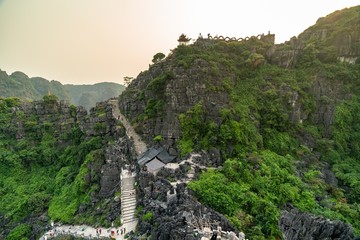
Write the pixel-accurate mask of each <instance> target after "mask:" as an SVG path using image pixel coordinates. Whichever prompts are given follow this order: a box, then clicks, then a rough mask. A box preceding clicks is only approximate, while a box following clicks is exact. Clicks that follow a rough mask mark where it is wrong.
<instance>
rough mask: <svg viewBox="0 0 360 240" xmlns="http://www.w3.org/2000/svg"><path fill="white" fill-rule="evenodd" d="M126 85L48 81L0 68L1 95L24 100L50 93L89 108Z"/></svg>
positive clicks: (114, 94)
mask: <svg viewBox="0 0 360 240" xmlns="http://www.w3.org/2000/svg"><path fill="white" fill-rule="evenodd" d="M124 89H125V86H123V85H121V84H117V83H107V82H103V83H97V84H94V85H73V84H65V85H62V84H61V83H60V82H58V81H54V80H53V81H48V80H46V79H44V78H41V77H33V78H29V77H28V76H27V75H26V74H24V73H22V72H14V73H12V74H11V75H10V76H9V75H7V73H6V72H4V71H1V70H0V97H5V98H6V97H18V98H20V99H22V100H40V99H42V97H43V96H44V95H47V94H48V93H51V94H54V95H56V96H58V97H59V99H62V100H69V101H71V103H72V104H75V105H76V106H83V107H85V109H87V110H89V109H90V108H92V107H95V105H96V103H97V102H101V101H105V100H107V99H109V98H112V97H117V96H119V95H120V93H121V92H122V91H123V90H124Z"/></svg>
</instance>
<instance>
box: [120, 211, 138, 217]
mask: <svg viewBox="0 0 360 240" xmlns="http://www.w3.org/2000/svg"><path fill="white" fill-rule="evenodd" d="M134 216H135V211H133V212H126V213H123V214H121V217H122V218H128V217H134Z"/></svg>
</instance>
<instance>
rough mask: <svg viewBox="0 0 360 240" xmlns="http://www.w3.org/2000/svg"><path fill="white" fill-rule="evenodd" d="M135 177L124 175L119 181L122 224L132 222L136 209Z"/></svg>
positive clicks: (134, 219)
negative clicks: (120, 181)
mask: <svg viewBox="0 0 360 240" xmlns="http://www.w3.org/2000/svg"><path fill="white" fill-rule="evenodd" d="M134 183H135V177H126V178H123V179H122V183H121V222H122V223H123V224H126V223H130V222H134V221H136V220H137V219H136V218H135V210H136V190H135V188H134Z"/></svg>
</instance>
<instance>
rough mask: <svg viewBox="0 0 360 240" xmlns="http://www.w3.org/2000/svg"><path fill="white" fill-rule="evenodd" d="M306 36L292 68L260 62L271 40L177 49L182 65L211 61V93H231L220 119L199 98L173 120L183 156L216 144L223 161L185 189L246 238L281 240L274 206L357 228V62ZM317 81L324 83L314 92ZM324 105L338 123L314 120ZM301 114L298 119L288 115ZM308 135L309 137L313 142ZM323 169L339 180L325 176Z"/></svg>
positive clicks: (359, 170)
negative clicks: (347, 61) (340, 59)
mask: <svg viewBox="0 0 360 240" xmlns="http://www.w3.org/2000/svg"><path fill="white" fill-rule="evenodd" d="M358 16H359V15H358ZM305 41H306V44H305V48H304V49H303V51H302V52H301V53H300V54H299V56H298V61H297V63H296V65H295V66H294V68H288V69H284V68H281V67H278V66H275V65H271V64H269V63H266V62H265V61H264V57H261V56H264V53H265V49H266V48H267V45H266V43H263V42H261V41H258V42H257V40H255V39H254V40H249V41H247V42H224V41H213V42H206V43H202V42H201V41H198V42H196V43H195V44H194V45H191V46H179V47H178V48H177V49H175V50H174V56H173V57H174V58H175V59H176V62H177V64H178V65H180V66H182V67H183V68H185V69H187V68H191V66H192V64H194V61H195V59H202V60H205V61H207V62H208V63H210V66H211V69H208V70H207V71H210V73H212V74H213V76H214V78H215V79H216V78H217V79H219V81H218V82H217V83H216V85H214V83H211V81H210V79H211V78H209V84H208V90H209V91H218V92H219V94H227V95H229V96H230V99H231V102H230V103H229V105H228V106H227V107H225V108H223V109H222V110H220V111H219V113H218V114H219V116H220V119H221V121H220V122H219V121H218V122H217V123H216V122H215V121H214V119H213V118H212V117H209V109H208V108H207V107H206V104H205V103H204V101H200V102H198V103H197V104H196V105H194V106H193V107H192V108H191V109H190V110H188V111H187V112H185V113H183V114H180V116H179V120H180V125H181V133H182V135H181V139H180V140H179V142H178V145H179V148H180V149H181V153H182V155H185V154H187V153H190V152H193V151H200V150H201V149H206V150H210V149H212V148H217V149H219V150H221V153H222V157H223V158H224V160H226V161H225V164H224V166H223V168H220V169H218V170H208V171H206V172H204V173H203V174H202V175H201V177H200V179H199V180H197V181H194V182H191V183H190V184H189V187H190V188H191V189H192V190H194V192H195V194H196V196H197V197H198V199H199V200H200V201H201V202H203V203H205V204H207V205H209V206H210V207H212V208H214V209H216V210H217V211H219V212H221V213H223V214H225V215H227V216H228V218H229V219H230V220H231V221H232V222H233V224H234V225H235V226H236V227H238V228H239V229H241V230H242V231H244V232H246V233H247V234H248V236H249V238H250V239H276V238H279V237H280V236H281V233H280V232H279V228H278V219H279V216H280V210H281V209H282V208H283V207H285V205H286V204H287V203H291V204H292V205H293V206H295V207H297V208H299V209H300V210H302V211H306V212H311V213H314V214H318V215H323V216H325V217H327V218H330V219H340V220H342V221H344V222H347V223H350V224H352V226H353V228H354V229H355V231H356V232H357V233H358V232H359V231H360V224H359V221H358V219H359V218H360V205H359V204H358V202H359V200H360V197H359V196H360V188H359V186H360V177H359V176H360V161H359V156H360V152H359V151H360V147H359V144H358V142H359V140H360V139H359V138H360V135H359V131H360V125H359V124H358V123H359V120H360V115H359V110H360V100H359V97H358V96H359V94H360V91H359V90H360V88H359V81H358V80H359V79H360V65H358V64H355V65H350V64H345V63H341V62H338V61H336V58H332V59H331V61H330V58H324V56H330V55H331V54H333V52H332V49H331V48H324V43H323V42H321V44H320V43H319V42H317V41H314V40H313V39H311V38H309V39H308V40H305ZM205 46H206V47H205ZM251 49H252V51H254V49H256V53H254V52H251ZM319 53H322V54H319ZM326 54H327V55H326ZM204 72H205V70H204ZM319 82H321V84H322V85H323V86H326V87H325V89H324V90H322V92H320V93H317V92H316V90H314V89H315V88H316V87H315V84H319ZM326 88H327V89H328V90H326ZM329 89H330V90H329ZM344 96H345V97H344ZM349 96H350V97H349ZM351 96H352V97H351ZM297 106H300V108H296V107H297ZM323 108H334V109H335V110H334V112H335V116H334V117H333V119H334V125H329V124H328V123H327V121H328V120H327V119H326V118H325V117H320V120H319V113H318V111H321V110H319V109H323ZM296 109H298V110H296ZM297 112H299V113H300V116H302V117H300V118H302V119H301V121H299V120H296V117H294V116H296V113H297ZM294 118H295V120H294ZM315 119H317V120H315ZM304 136H309V138H310V139H311V141H312V142H314V144H311V147H310V146H309V145H308V141H307V140H306V139H305V138H304ZM307 139H308V138H307ZM319 156H320V157H319ZM327 168H329V169H331V170H332V171H333V172H334V173H335V175H336V177H337V179H338V180H339V186H336V184H334V183H332V182H329V181H328V182H327V181H326V180H325V179H326V177H325V169H327Z"/></svg>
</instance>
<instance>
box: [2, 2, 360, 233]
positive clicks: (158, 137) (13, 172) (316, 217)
mask: <svg viewBox="0 0 360 240" xmlns="http://www.w3.org/2000/svg"><path fill="white" fill-rule="evenodd" d="M359 23H360V6H359V7H353V8H349V9H344V10H341V11H337V12H335V13H332V14H330V15H328V16H326V17H324V18H321V19H319V20H318V22H317V23H316V24H315V25H314V26H312V27H310V28H308V29H307V30H305V31H304V33H302V34H300V35H299V36H298V37H294V38H292V39H290V40H289V41H288V42H285V43H283V44H274V41H273V40H274V37H276V35H274V34H272V33H265V34H260V35H258V36H248V37H247V36H229V37H227V36H218V37H212V36H211V35H210V34H209V35H208V36H206V37H203V38H198V39H197V40H196V41H195V42H194V43H193V44H181V45H179V46H178V47H176V48H175V49H173V50H172V53H171V54H169V56H167V57H166V58H165V59H161V60H159V61H156V62H155V63H154V64H153V65H151V66H150V67H149V69H148V70H147V71H144V72H142V73H140V74H139V76H138V77H137V78H135V79H134V80H133V81H132V83H131V84H130V85H129V86H128V87H127V89H126V90H125V91H124V92H122V94H121V95H120V96H119V98H118V99H112V100H111V101H112V102H114V101H115V102H116V100H118V101H119V109H116V110H114V109H113V107H114V104H110V103H109V102H103V103H99V104H97V106H96V107H95V108H93V109H92V110H91V111H90V112H89V114H87V113H86V111H84V109H83V108H82V107H77V108H76V107H74V106H70V105H69V104H68V103H67V102H64V101H58V100H57V98H56V97H55V96H53V95H47V96H45V97H44V98H43V99H42V100H41V101H35V102H30V103H29V102H25V103H24V102H21V101H19V100H18V99H14V98H8V99H1V100H0V111H1V112H0V234H1V235H0V238H1V237H3V238H6V239H9V240H12V239H21V238H25V239H35V238H36V237H39V236H41V234H42V233H43V232H44V229H45V228H46V226H47V224H48V223H49V221H50V219H52V220H55V221H56V222H62V223H67V224H88V225H92V226H94V227H96V226H101V227H107V228H108V229H109V231H111V227H112V225H113V226H114V227H119V226H121V223H120V219H121V218H120V214H121V210H122V208H121V207H122V206H121V204H122V199H124V197H123V196H122V193H121V187H120V186H121V179H120V173H121V172H122V171H123V169H126V170H127V171H133V172H136V186H135V188H136V197H137V202H136V208H135V214H136V215H135V216H136V217H137V220H138V226H137V230H136V232H133V233H130V234H129V238H132V239H139V238H140V239H141V238H145V239H146V238H151V239H161V240H165V239H179V240H180V239H199V238H200V237H202V236H204V235H205V233H204V231H202V230H204V229H205V228H209V229H214V230H215V229H216V231H217V233H218V232H221V233H222V232H224V234H227V233H226V231H233V232H235V233H236V234H238V233H239V232H240V231H242V232H244V233H245V234H246V237H247V238H248V239H303V237H304V236H306V237H308V236H311V237H313V238H314V239H353V238H354V236H355V235H359V233H360V223H359V221H358V219H359V218H360V208H359V204H358V203H359V201H360V188H359V186H360V162H359V158H358V156H360V147H359V142H360V134H359V131H360V126H359V124H358V123H359V122H360V115H359V109H360V88H359V87H360V82H359V80H360V64H359V60H358V57H359V51H358V47H359V42H360V39H359V36H360V33H359V32H360V29H359ZM214 34H215V33H214ZM15 75H18V74H15ZM16 77H17V78H21V74H20V75H18V76H16ZM29 87H30V86H29ZM115 105H116V104H115ZM119 110H120V112H121V114H122V115H121V116H120V114H119ZM124 117H126V118H127V121H126V123H131V124H132V127H133V129H135V130H136V132H137V134H138V135H135V134H130V133H129V132H127V131H126V130H125V129H126V128H125V127H124V125H123V123H122V118H124ZM123 122H125V121H123ZM134 138H136V139H135V140H134ZM140 138H141V139H140ZM140 140H144V141H145V142H146V145H147V146H148V147H152V146H154V147H156V148H157V149H158V147H160V146H161V147H162V149H165V150H166V151H167V152H168V153H169V154H170V155H171V156H176V158H175V159H174V162H171V163H167V164H165V163H164V164H162V165H161V166H162V168H161V169H157V170H158V171H157V172H156V174H153V173H151V172H149V171H147V169H146V168H144V167H139V166H138V165H137V154H136V151H135V147H134V141H140ZM131 207H132V209H131V210H132V211H131V217H133V210H134V209H133V207H134V199H133V198H132V199H131ZM220 230H221V231H220ZM210 234H212V232H211V231H210ZM210 237H211V236H210ZM224 238H225V236H224ZM228 238H230V236H229V237H228Z"/></svg>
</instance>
